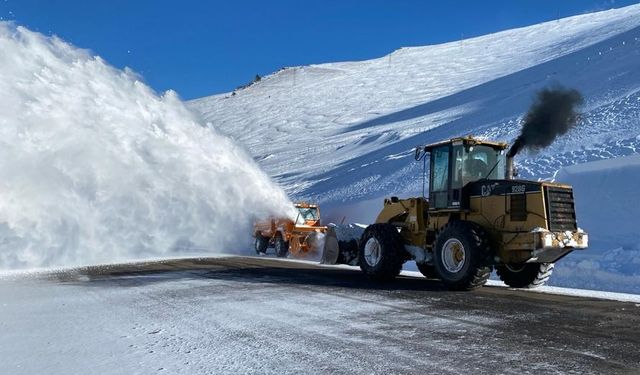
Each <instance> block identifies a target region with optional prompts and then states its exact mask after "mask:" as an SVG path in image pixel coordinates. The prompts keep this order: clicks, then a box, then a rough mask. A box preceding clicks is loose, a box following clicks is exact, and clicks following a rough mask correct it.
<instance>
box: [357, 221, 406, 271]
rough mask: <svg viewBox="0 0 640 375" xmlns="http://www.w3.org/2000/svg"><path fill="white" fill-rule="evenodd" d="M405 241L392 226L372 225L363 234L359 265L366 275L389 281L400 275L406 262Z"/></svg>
mask: <svg viewBox="0 0 640 375" xmlns="http://www.w3.org/2000/svg"><path fill="white" fill-rule="evenodd" d="M404 251H405V250H404V240H403V239H402V237H401V236H400V233H398V230H397V229H396V227H394V226H393V225H391V224H386V223H381V224H372V225H369V226H368V227H367V229H366V230H365V231H364V233H363V234H362V237H361V239H360V249H359V251H358V263H359V264H360V269H361V270H362V272H364V273H365V275H367V276H369V277H370V278H371V279H374V280H377V281H388V280H392V279H394V278H395V277H396V276H398V275H399V274H400V270H402V264H403V263H404V261H405V258H406V254H405V253H404Z"/></svg>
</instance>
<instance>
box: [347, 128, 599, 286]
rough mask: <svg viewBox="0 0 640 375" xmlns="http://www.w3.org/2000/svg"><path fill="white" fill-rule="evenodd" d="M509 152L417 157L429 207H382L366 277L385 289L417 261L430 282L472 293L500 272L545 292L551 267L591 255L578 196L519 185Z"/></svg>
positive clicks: (453, 143)
mask: <svg viewBox="0 0 640 375" xmlns="http://www.w3.org/2000/svg"><path fill="white" fill-rule="evenodd" d="M506 148H507V144H506V143H499V142H489V141H484V140H480V139H477V138H473V137H462V138H455V139H451V140H447V141H443V142H439V143H435V144H430V145H427V146H419V147H418V148H416V160H421V159H422V158H426V157H427V156H426V155H429V166H430V175H429V191H428V199H427V198H426V197H424V196H423V197H417V198H406V199H399V198H397V197H391V198H388V199H385V200H384V207H383V209H382V211H381V212H380V214H379V215H378V217H377V219H376V221H375V223H374V224H372V225H370V226H369V227H367V228H366V230H365V232H364V234H363V235H362V237H361V238H360V241H359V251H358V254H357V257H358V260H357V261H358V263H359V265H360V268H361V269H362V271H363V272H364V273H365V274H367V275H368V276H370V277H371V278H373V279H377V280H388V279H392V278H395V277H396V276H397V275H398V274H399V273H400V270H401V269H402V265H403V264H404V263H405V262H406V261H409V260H415V262H416V264H417V266H418V269H419V270H420V271H421V272H422V273H423V274H424V276H426V277H427V278H437V279H440V280H442V282H443V283H444V284H446V285H447V286H448V287H449V288H450V289H454V290H470V289H474V288H477V287H480V286H482V285H484V284H485V282H486V281H487V279H488V278H489V275H490V273H491V271H492V269H494V268H495V269H496V271H497V274H498V276H499V277H500V279H501V280H502V281H504V282H505V283H506V284H507V285H509V286H511V287H515V288H530V287H536V286H539V285H542V284H544V282H545V281H546V280H547V279H548V278H549V276H550V275H551V272H552V270H553V264H554V262H556V261H558V260H559V259H561V258H562V257H564V256H566V255H567V254H569V253H570V252H571V251H573V250H577V249H585V248H586V247H587V244H588V236H587V233H585V232H583V231H582V230H581V229H579V228H578V226H577V223H576V215H575V207H574V199H573V191H572V188H571V187H570V186H568V185H563V184H557V183H550V182H538V181H527V180H518V179H514V178H513V175H514V171H513V157H512V156H509V157H508V156H507V155H506V151H505V150H506ZM425 162H426V160H425ZM423 195H424V193H423Z"/></svg>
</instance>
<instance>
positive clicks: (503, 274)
mask: <svg viewBox="0 0 640 375" xmlns="http://www.w3.org/2000/svg"><path fill="white" fill-rule="evenodd" d="M496 273H497V274H498V277H500V280H502V281H503V282H504V283H505V284H507V285H508V286H510V287H512V288H529V289H531V288H537V287H539V286H542V285H544V283H545V282H546V281H547V280H549V277H550V276H551V273H553V263H525V264H520V265H508V264H500V265H497V266H496Z"/></svg>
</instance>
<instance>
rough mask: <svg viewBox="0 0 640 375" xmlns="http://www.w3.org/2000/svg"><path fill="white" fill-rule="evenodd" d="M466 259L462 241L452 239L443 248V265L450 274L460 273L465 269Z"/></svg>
mask: <svg viewBox="0 0 640 375" xmlns="http://www.w3.org/2000/svg"><path fill="white" fill-rule="evenodd" d="M466 259H467V254H466V251H465V248H464V245H462V242H460V240H458V239H456V238H450V239H448V240H447V241H446V242H445V243H444V246H442V264H443V265H444V268H445V269H446V270H447V271H448V272H451V273H457V272H459V271H460V270H461V269H462V267H464V263H465V260H466Z"/></svg>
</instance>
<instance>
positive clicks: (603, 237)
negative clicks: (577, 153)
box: [550, 154, 640, 293]
mask: <svg viewBox="0 0 640 375" xmlns="http://www.w3.org/2000/svg"><path fill="white" fill-rule="evenodd" d="M556 180H558V181H561V182H564V183H569V184H571V185H572V186H573V189H574V194H575V199H576V214H577V217H578V224H579V225H580V227H582V228H586V229H587V230H588V232H589V242H590V243H589V249H587V250H586V251H579V252H575V253H574V254H572V255H570V256H568V257H566V258H565V259H563V260H562V261H561V262H558V263H557V264H556V269H555V273H554V275H553V277H552V278H551V280H550V281H551V283H552V284H555V285H565V286H573V287H581V288H589V289H598V290H617V291H621V292H629V293H640V231H639V228H638V213H640V200H638V198H637V195H638V186H640V155H638V154H635V155H630V156H625V157H619V158H613V159H608V160H602V161H595V162H590V163H584V164H578V165H574V166H570V167H566V168H563V169H561V170H560V171H559V172H558V174H557V175H556ZM576 270H577V272H576Z"/></svg>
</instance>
